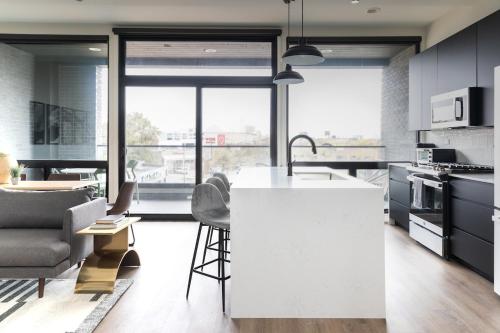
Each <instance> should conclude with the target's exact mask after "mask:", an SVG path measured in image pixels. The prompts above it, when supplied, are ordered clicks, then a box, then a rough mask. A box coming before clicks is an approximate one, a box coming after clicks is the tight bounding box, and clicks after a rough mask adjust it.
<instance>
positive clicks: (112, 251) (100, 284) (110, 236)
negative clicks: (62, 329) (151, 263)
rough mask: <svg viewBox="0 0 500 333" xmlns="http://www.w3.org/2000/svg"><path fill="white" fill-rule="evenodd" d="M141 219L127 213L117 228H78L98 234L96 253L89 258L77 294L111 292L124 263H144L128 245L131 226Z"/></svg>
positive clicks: (83, 269)
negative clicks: (128, 215) (127, 215)
mask: <svg viewBox="0 0 500 333" xmlns="http://www.w3.org/2000/svg"><path fill="white" fill-rule="evenodd" d="M140 219H141V218H140V217H127V218H125V222H123V223H122V224H121V225H120V226H119V227H118V228H116V229H91V228H90V227H88V228H85V229H82V230H80V231H78V232H77V234H78V235H93V236H94V253H92V254H91V255H90V256H88V257H87V259H85V261H84V263H83V266H82V268H81V269H80V273H79V274H78V279H77V280H76V286H75V293H76V294H87V293H92V294H93V293H106V294H111V293H112V292H113V290H114V288H115V282H116V277H117V275H118V270H119V269H120V267H123V266H140V265H141V262H140V260H139V255H138V254H137V252H136V251H135V250H134V249H133V248H130V247H129V245H128V244H129V241H128V230H129V227H130V225H131V224H132V223H135V222H138V221H140Z"/></svg>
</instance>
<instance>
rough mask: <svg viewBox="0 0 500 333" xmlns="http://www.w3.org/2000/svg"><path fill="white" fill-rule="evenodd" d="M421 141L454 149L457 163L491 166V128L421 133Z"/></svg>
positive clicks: (492, 152) (492, 158)
mask: <svg viewBox="0 0 500 333" xmlns="http://www.w3.org/2000/svg"><path fill="white" fill-rule="evenodd" d="M421 141H422V142H428V143H434V144H436V146H437V147H439V148H454V149H456V152H457V162H459V163H470V164H482V165H493V160H494V157H493V154H494V151H493V142H494V141H493V128H484V127H480V128H462V129H446V130H434V131H428V132H421Z"/></svg>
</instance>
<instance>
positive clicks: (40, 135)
mask: <svg viewBox="0 0 500 333" xmlns="http://www.w3.org/2000/svg"><path fill="white" fill-rule="evenodd" d="M30 110H31V122H32V124H33V133H32V143H33V144H34V145H44V144H45V140H46V137H45V134H46V133H45V132H46V131H45V124H46V112H45V110H46V105H45V104H44V103H40V102H33V101H31V102H30Z"/></svg>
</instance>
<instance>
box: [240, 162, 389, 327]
mask: <svg viewBox="0 0 500 333" xmlns="http://www.w3.org/2000/svg"><path fill="white" fill-rule="evenodd" d="M231 317H233V318H385V264H384V198H383V189H382V188H380V187H377V186H374V185H372V184H369V183H367V182H364V181H361V180H359V179H357V178H353V177H350V176H348V175H346V174H342V173H340V172H338V171H334V170H332V169H329V168H324V167H314V168H313V167H311V168H306V167H301V168H294V176H292V177H288V176H287V169H286V168H274V167H273V168H243V169H242V170H241V171H240V173H239V174H238V175H237V176H236V177H235V179H234V182H233V185H232V187H231Z"/></svg>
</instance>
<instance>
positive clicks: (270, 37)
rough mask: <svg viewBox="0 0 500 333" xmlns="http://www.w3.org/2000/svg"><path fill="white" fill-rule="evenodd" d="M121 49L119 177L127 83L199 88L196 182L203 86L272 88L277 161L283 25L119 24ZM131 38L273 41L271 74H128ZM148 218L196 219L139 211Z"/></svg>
mask: <svg viewBox="0 0 500 333" xmlns="http://www.w3.org/2000/svg"><path fill="white" fill-rule="evenodd" d="M113 32H114V33H115V34H117V35H118V37H119V42H118V44H119V50H118V58H119V59H118V65H119V68H118V148H119V149H118V168H119V170H118V181H119V185H120V186H121V185H122V184H123V182H124V181H125V168H126V137H125V136H126V135H125V134H126V108H125V107H126V106H125V103H126V95H125V94H126V87H132V86H133V87H194V88H196V163H195V164H196V171H195V172H196V182H195V183H196V184H199V183H201V182H202V163H203V147H202V143H203V142H202V130H203V124H202V119H203V114H202V89H203V88H269V89H271V105H270V115H269V116H270V161H271V165H272V166H276V165H277V155H278V154H277V142H278V137H277V120H278V118H277V113H278V93H277V86H276V85H275V84H274V83H273V82H272V81H273V78H274V76H275V75H276V74H277V72H278V36H279V35H280V34H281V30H279V29H209V30H204V29H149V28H116V29H113ZM128 41H214V42H216V41H228V42H245V41H249V42H252V41H253V42H269V43H271V76H264V77H261V76H231V77H223V76H219V77H217V76H215V77H214V76H152V75H141V76H132V75H130V76H127V75H126V74H125V63H126V43H127V42H128ZM138 215H139V216H141V217H143V218H145V219H148V220H163V221H168V220H171V221H172V220H174V221H184V220H193V217H192V215H191V214H138Z"/></svg>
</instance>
